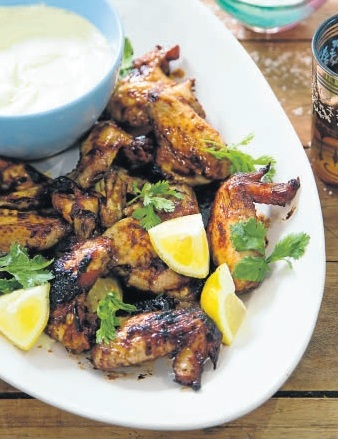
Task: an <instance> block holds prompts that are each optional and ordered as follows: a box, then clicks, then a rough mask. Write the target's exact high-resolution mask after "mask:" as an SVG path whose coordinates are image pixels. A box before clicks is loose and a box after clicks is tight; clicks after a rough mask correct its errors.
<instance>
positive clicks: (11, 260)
mask: <svg viewBox="0 0 338 439" xmlns="http://www.w3.org/2000/svg"><path fill="white" fill-rule="evenodd" d="M52 262H53V261H52V260H51V261H48V260H46V259H45V258H44V257H43V256H41V255H36V256H34V257H33V258H31V257H30V256H29V254H28V252H27V250H26V249H25V248H24V247H23V246H21V245H20V244H17V243H14V244H12V245H11V247H10V251H9V253H7V254H6V255H5V256H2V257H0V273H1V272H2V273H4V274H5V277H3V278H0V292H1V293H11V292H12V291H14V290H17V289H19V288H24V289H26V288H31V287H35V286H37V285H42V284H44V283H46V282H48V281H49V280H51V279H52V278H53V275H52V273H51V272H50V271H49V270H47V269H46V268H47V267H48V266H49V265H50V264H51V263H52Z"/></svg>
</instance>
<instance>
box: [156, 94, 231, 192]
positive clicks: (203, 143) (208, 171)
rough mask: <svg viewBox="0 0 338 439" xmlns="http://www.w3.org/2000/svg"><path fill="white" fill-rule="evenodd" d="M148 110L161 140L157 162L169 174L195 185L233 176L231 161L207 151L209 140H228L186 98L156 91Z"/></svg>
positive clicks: (171, 176) (220, 141)
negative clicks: (223, 138)
mask: <svg viewBox="0 0 338 439" xmlns="http://www.w3.org/2000/svg"><path fill="white" fill-rule="evenodd" d="M148 111H149V114H150V119H151V121H152V124H153V129H154V133H155V136H156V140H157V143H158V147H157V149H156V151H155V155H156V156H155V163H156V165H157V166H159V168H160V169H161V170H162V172H163V174H164V176H165V177H166V178H168V179H171V180H174V181H178V182H182V183H187V184H189V185H191V186H195V185H201V184H206V183H209V182H211V181H213V180H223V179H225V178H227V177H228V176H229V172H230V165H231V163H230V161H228V160H226V159H224V160H217V159H216V158H215V157H214V156H213V155H212V154H210V153H209V152H208V151H207V141H212V142H216V143H217V144H220V145H223V144H224V142H223V140H222V138H221V136H220V134H219V133H218V132H217V131H216V130H215V129H214V128H212V127H211V125H210V124H209V123H208V122H206V120H205V119H203V118H202V117H200V116H199V115H198V114H197V113H196V112H195V111H194V110H193V109H192V108H191V107H190V106H189V105H188V104H187V103H186V102H183V101H181V100H179V99H177V98H176V97H175V96H172V95H171V94H169V93H167V92H166V91H164V92H161V93H153V95H152V101H151V103H150V104H149V105H148Z"/></svg>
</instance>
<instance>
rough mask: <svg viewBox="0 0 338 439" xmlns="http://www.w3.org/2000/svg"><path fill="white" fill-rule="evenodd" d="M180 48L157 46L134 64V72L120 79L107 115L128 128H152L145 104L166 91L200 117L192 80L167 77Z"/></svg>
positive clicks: (202, 111) (202, 114) (203, 114)
mask: <svg viewBox="0 0 338 439" xmlns="http://www.w3.org/2000/svg"><path fill="white" fill-rule="evenodd" d="M179 54H180V50H179V46H174V47H172V48H170V49H169V50H167V49H164V48H162V47H161V46H156V47H155V49H154V50H152V51H150V52H147V53H146V54H145V55H143V56H142V57H140V58H137V59H135V60H134V62H133V67H134V68H133V70H132V71H131V73H130V74H128V75H127V76H126V77H125V78H122V79H120V81H119V82H118V84H117V87H116V90H115V92H114V94H113V95H112V97H111V99H110V102H109V104H108V112H109V114H110V116H111V117H112V119H114V120H115V121H117V122H119V123H122V124H127V125H128V126H130V127H141V128H143V129H145V131H147V127H150V126H151V122H150V119H149V114H148V111H147V105H148V102H149V97H150V95H151V93H153V92H155V91H157V92H159V91H160V90H164V89H166V90H168V92H169V93H171V94H173V95H175V96H176V97H178V98H179V99H182V100H184V101H185V102H186V103H187V104H188V105H190V106H191V107H192V108H194V110H195V111H196V112H197V113H198V114H199V115H200V116H202V117H205V113H204V110H203V108H202V106H201V104H200V103H199V102H198V100H197V98H196V96H195V95H194V93H193V88H194V80H193V79H187V80H185V81H182V82H180V83H177V82H175V81H174V79H173V78H172V77H170V76H169V72H170V69H169V63H170V61H173V60H177V59H178V58H179Z"/></svg>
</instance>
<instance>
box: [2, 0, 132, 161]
mask: <svg viewBox="0 0 338 439" xmlns="http://www.w3.org/2000/svg"><path fill="white" fill-rule="evenodd" d="M41 3H43V4H44V5H46V6H54V7H57V8H62V9H66V10H69V11H72V12H74V13H76V14H78V15H81V16H83V17H84V18H86V19H87V20H89V21H90V22H91V23H92V24H94V25H95V26H96V27H97V28H98V29H99V30H100V31H101V32H102V33H103V35H104V36H105V37H106V38H107V40H108V41H109V43H110V45H111V48H112V51H113V53H114V59H113V62H112V65H111V68H110V69H109V71H108V73H107V74H106V75H105V76H104V78H103V79H102V80H101V81H100V82H99V83H97V84H96V85H95V86H94V87H93V88H92V89H91V90H89V91H88V92H87V93H85V94H84V95H83V96H81V97H79V98H77V99H75V100H73V101H71V102H69V103H67V104H64V105H62V106H59V107H56V108H53V109H51V110H47V111H43V112H39V113H32V114H27V115H0V155H2V156H7V157H14V158H20V159H25V160H36V159H41V158H45V157H50V156H52V155H55V154H58V153H60V152H61V151H63V150H65V149H66V148H68V147H69V146H71V145H73V144H74V143H75V142H76V141H77V140H78V139H79V138H80V137H81V136H82V135H83V134H84V133H85V132H86V131H88V130H89V129H90V128H91V127H92V126H93V124H94V123H95V122H96V121H97V119H98V118H99V116H100V115H101V113H102V112H103V110H104V109H105V107H106V105H107V103H108V100H109V98H110V96H111V93H112V91H113V89H114V86H115V84H116V80H117V77H118V72H119V68H120V65H121V60H122V55H123V47H124V30H123V25H122V22H121V18H120V17H119V14H118V12H117V11H116V10H115V8H114V7H113V6H112V5H111V2H109V0H99V1H94V0H43V2H41V0H0V6H27V5H34V4H41Z"/></svg>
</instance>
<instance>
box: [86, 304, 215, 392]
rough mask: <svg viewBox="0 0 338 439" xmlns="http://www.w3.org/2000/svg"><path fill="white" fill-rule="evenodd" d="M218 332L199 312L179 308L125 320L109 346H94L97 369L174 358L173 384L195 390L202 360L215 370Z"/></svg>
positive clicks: (93, 354)
mask: <svg viewBox="0 0 338 439" xmlns="http://www.w3.org/2000/svg"><path fill="white" fill-rule="evenodd" d="M220 346H221V333H220V332H219V330H218V329H217V327H216V326H215V324H214V323H213V322H212V321H211V320H210V319H209V318H208V316H207V315H206V314H205V313H204V312H203V311H202V310H201V309H192V308H182V309H177V310H169V311H157V312H149V313H143V314H139V315H136V316H133V317H130V318H129V319H127V321H126V322H125V324H124V325H123V326H122V327H121V328H120V329H119V330H118V331H117V335H116V338H115V339H114V340H112V341H110V342H109V344H106V343H102V344H97V345H95V347H94V348H93V350H92V359H93V363H94V366H95V367H96V368H97V369H102V370H106V371H111V370H114V369H116V368H118V367H120V366H130V365H135V364H139V363H142V362H144V361H147V360H153V359H155V358H159V357H164V356H167V355H168V356H170V357H172V358H174V361H173V370H174V376H175V381H176V382H178V383H180V384H182V385H185V386H190V387H192V388H193V389H195V390H198V389H199V388H200V386H201V375H202V371H203V365H204V363H205V361H206V360H207V359H208V358H210V359H211V361H212V363H213V366H214V368H215V367H216V363H217V359H218V354H219V350H220Z"/></svg>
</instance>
